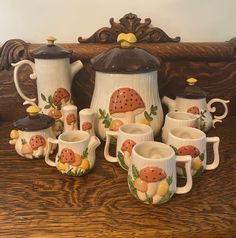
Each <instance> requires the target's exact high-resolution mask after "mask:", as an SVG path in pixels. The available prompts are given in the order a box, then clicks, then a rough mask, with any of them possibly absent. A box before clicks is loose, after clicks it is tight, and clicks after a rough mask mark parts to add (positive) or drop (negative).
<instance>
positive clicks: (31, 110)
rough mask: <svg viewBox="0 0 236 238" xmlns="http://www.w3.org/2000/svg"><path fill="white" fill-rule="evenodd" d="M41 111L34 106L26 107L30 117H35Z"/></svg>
mask: <svg viewBox="0 0 236 238" xmlns="http://www.w3.org/2000/svg"><path fill="white" fill-rule="evenodd" d="M40 111H41V109H40V108H39V107H37V106H36V105H32V106H29V107H27V109H26V112H27V113H29V115H30V116H35V115H37V114H38V113H39V112H40Z"/></svg>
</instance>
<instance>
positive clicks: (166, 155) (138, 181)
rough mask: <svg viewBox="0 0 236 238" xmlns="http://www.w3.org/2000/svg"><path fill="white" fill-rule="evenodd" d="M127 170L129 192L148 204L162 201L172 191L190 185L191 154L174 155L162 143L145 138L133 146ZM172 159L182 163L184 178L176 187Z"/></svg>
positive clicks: (173, 161)
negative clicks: (180, 184) (185, 176)
mask: <svg viewBox="0 0 236 238" xmlns="http://www.w3.org/2000/svg"><path fill="white" fill-rule="evenodd" d="M131 161H132V162H131V166H130V167H129V171H128V179H127V180H128V186H129V189H130V192H131V193H132V194H133V196H134V197H136V198H137V199H138V200H140V201H142V202H144V203H148V204H162V203H165V202H167V201H169V200H170V199H171V197H172V196H173V195H174V194H175V193H176V194H183V193H187V192H189V191H190V190H191V188H192V176H191V156H189V155H187V156H176V155H175V152H174V150H173V149H172V148H171V147H170V146H169V145H166V144H163V143H160V142H155V141H145V142H141V143H139V144H137V145H135V146H134V148H133V152H132V160H131ZM176 161H178V162H183V163H184V164H185V169H186V174H187V182H186V184H185V185H184V186H183V187H177V185H176V183H177V181H176V180H177V176H176Z"/></svg>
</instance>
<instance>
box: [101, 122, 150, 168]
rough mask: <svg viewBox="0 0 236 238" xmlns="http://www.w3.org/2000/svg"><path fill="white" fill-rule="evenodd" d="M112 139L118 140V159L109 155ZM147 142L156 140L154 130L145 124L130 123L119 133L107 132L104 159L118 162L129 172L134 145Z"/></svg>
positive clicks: (121, 128)
mask: <svg viewBox="0 0 236 238" xmlns="http://www.w3.org/2000/svg"><path fill="white" fill-rule="evenodd" d="M111 137H116V138H117V143H116V157H114V156H111V155H110V154H109V147H110V141H111ZM147 140H154V137H153V130H152V128H151V127H150V126H147V125H143V124H135V123H130V124H125V125H123V126H121V127H120V128H119V130H118V131H106V144H105V147H104V157H105V159H106V160H107V161H109V162H118V163H119V164H120V166H121V167H122V168H123V169H125V170H128V169H129V166H130V164H131V152H132V149H133V147H134V145H136V144H137V143H138V142H141V141H147Z"/></svg>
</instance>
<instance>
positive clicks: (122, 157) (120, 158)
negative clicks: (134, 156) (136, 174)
mask: <svg viewBox="0 0 236 238" xmlns="http://www.w3.org/2000/svg"><path fill="white" fill-rule="evenodd" d="M118 160H119V162H120V165H121V167H123V168H124V169H126V170H128V169H129V168H128V166H127V165H126V164H125V160H124V155H123V154H122V153H121V152H120V151H118Z"/></svg>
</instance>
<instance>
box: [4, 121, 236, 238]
mask: <svg viewBox="0 0 236 238" xmlns="http://www.w3.org/2000/svg"><path fill="white" fill-rule="evenodd" d="M0 127H1V130H0V138H1V139H0V140H1V143H0V181H1V182H0V197H1V201H0V237H4V238H6V237H14V238H16V237H17V238H18V237H19V238H21V237H22V238H23V237H24V238H25V237H33V238H34V237H131V236H132V237H235V236H236V183H235V182H236V179H235V178H236V163H235V159H236V156H235V154H236V150H235V148H236V147H235V145H236V139H235V138H236V117H230V118H227V119H226V120H225V122H224V123H223V124H221V125H220V126H218V127H217V128H216V129H214V130H211V131H210V133H209V135H214V136H215V135H218V136H220V138H221V144H220V157H221V162H220V165H219V167H218V168H217V169H216V170H213V171H206V172H205V173H204V174H203V176H202V177H200V178H198V179H195V180H194V185H193V188H192V190H191V191H190V193H188V194H185V195H176V196H174V197H173V198H172V199H171V201H169V202H168V203H166V204H163V205H160V206H153V205H145V204H142V203H141V202H139V201H137V200H136V199H135V198H134V197H133V196H132V195H131V194H130V192H129V189H128V186H127V181H126V176H127V173H126V172H125V171H124V170H122V169H121V168H120V167H119V166H118V164H112V163H109V162H107V161H105V159H104V157H103V148H104V144H102V145H101V146H100V147H99V148H98V150H97V153H96V154H97V160H96V164H95V167H94V169H93V171H92V172H91V173H90V174H88V175H86V176H85V177H80V178H74V177H67V176H64V175H61V174H60V173H59V172H58V171H57V170H56V169H55V168H52V167H49V166H47V165H46V164H45V162H44V160H35V161H30V160H26V159H23V158H21V157H20V156H18V155H17V154H16V152H15V151H14V148H13V147H12V146H11V145H8V140H9V138H8V133H9V131H10V129H11V123H10V122H4V123H3V122H2V123H1V124H0ZM208 152H209V153H208V157H209V161H210V160H211V157H212V152H211V149H209V151H208ZM180 182H181V181H180ZM182 183H183V181H182Z"/></svg>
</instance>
